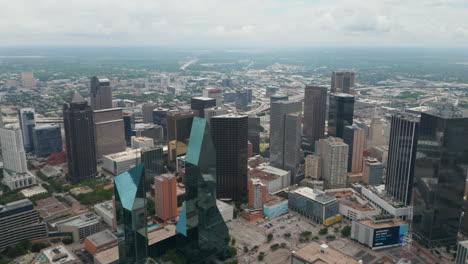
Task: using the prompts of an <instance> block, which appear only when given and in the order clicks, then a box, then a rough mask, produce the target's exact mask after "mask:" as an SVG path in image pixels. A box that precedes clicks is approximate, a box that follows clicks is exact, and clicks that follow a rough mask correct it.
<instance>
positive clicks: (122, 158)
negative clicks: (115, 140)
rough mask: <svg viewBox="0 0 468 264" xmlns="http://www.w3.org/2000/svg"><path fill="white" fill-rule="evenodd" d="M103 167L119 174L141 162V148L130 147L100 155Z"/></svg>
mask: <svg viewBox="0 0 468 264" xmlns="http://www.w3.org/2000/svg"><path fill="white" fill-rule="evenodd" d="M102 161H103V167H102V168H103V169H105V170H106V171H108V172H110V173H112V174H114V175H119V174H121V173H123V172H125V171H127V170H129V169H130V168H133V167H135V166H136V165H138V164H140V163H141V150H140V149H131V150H128V151H123V152H118V153H114V154H109V155H105V156H103V157H102Z"/></svg>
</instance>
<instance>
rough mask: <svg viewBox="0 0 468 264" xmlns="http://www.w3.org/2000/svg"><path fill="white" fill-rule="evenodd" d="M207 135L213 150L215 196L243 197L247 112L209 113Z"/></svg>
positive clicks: (245, 171) (245, 193)
mask: <svg viewBox="0 0 468 264" xmlns="http://www.w3.org/2000/svg"><path fill="white" fill-rule="evenodd" d="M211 135H212V137H213V144H214V147H215V151H216V184H217V185H216V189H217V192H216V194H217V196H218V198H220V199H233V200H236V201H238V200H242V199H245V198H247V140H248V118H247V116H246V115H235V114H227V115H222V116H214V117H212V118H211Z"/></svg>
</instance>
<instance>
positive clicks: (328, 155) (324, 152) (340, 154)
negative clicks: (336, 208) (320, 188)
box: [319, 137, 349, 189]
mask: <svg viewBox="0 0 468 264" xmlns="http://www.w3.org/2000/svg"><path fill="white" fill-rule="evenodd" d="M348 149H349V146H348V145H347V144H345V143H344V142H343V140H342V139H341V138H335V137H329V138H327V139H320V140H319V156H320V158H321V161H322V163H321V164H322V169H321V175H322V179H323V180H324V183H325V189H336V188H345V187H347V185H348V177H347V168H348V153H349V151H348Z"/></svg>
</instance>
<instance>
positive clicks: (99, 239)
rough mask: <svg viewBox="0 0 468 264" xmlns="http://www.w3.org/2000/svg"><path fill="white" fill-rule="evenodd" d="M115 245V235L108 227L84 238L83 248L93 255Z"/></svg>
mask: <svg viewBox="0 0 468 264" xmlns="http://www.w3.org/2000/svg"><path fill="white" fill-rule="evenodd" d="M116 245H117V237H116V236H115V235H114V233H112V232H111V231H109V230H108V229H105V230H104V231H101V232H99V233H96V234H93V235H90V236H88V237H87V238H86V239H85V248H86V250H87V251H88V252H89V253H90V254H91V255H93V256H96V254H97V253H99V252H101V251H104V250H106V249H108V248H111V247H114V246H116Z"/></svg>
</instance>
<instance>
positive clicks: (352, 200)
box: [329, 191, 375, 211]
mask: <svg viewBox="0 0 468 264" xmlns="http://www.w3.org/2000/svg"><path fill="white" fill-rule="evenodd" d="M329 193H331V194H333V195H335V196H336V198H337V199H338V202H339V203H340V204H344V205H347V206H349V207H351V208H353V209H356V210H358V211H373V210H375V208H374V207H373V206H371V205H370V204H369V203H360V202H359V201H358V200H357V199H356V196H357V197H358V198H359V199H362V200H366V199H365V198H364V197H361V196H360V195H358V194H357V193H355V192H353V191H339V192H329Z"/></svg>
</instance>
